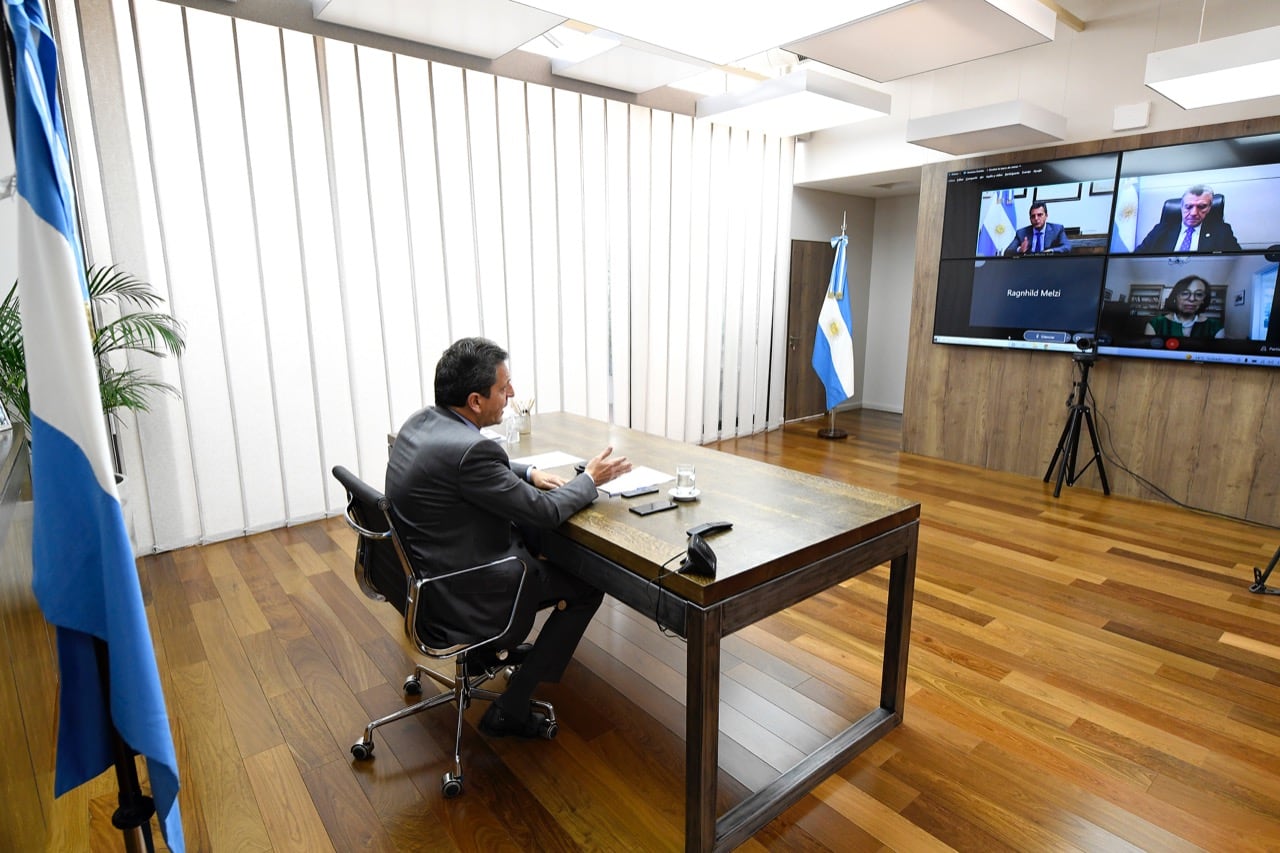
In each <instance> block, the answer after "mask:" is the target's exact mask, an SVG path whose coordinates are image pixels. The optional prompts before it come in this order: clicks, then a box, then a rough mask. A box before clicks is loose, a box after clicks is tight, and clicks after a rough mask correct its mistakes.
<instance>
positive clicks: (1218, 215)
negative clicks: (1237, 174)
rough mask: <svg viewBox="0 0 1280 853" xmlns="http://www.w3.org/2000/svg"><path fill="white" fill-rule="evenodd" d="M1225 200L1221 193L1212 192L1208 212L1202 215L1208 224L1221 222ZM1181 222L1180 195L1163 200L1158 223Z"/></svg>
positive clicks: (1172, 224) (1168, 224)
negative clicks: (1211, 201) (1211, 202)
mask: <svg viewBox="0 0 1280 853" xmlns="http://www.w3.org/2000/svg"><path fill="white" fill-rule="evenodd" d="M1225 204H1226V202H1224V201H1223V198H1222V193H1214V194H1213V204H1211V205H1210V206H1209V212H1208V213H1206V214H1205V215H1204V221H1205V222H1206V223H1208V224H1209V225H1214V224H1221V223H1222V218H1223V215H1224V214H1223V210H1222V209H1223V207H1224V206H1225ZM1181 222H1182V196H1178V197H1177V198H1168V199H1165V202H1164V210H1162V211H1161V212H1160V224H1161V225H1167V226H1170V227H1172V226H1175V225H1177V226H1179V227H1181V226H1180V223H1181Z"/></svg>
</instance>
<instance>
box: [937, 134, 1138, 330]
mask: <svg viewBox="0 0 1280 853" xmlns="http://www.w3.org/2000/svg"><path fill="white" fill-rule="evenodd" d="M1118 162H1119V156H1118V155H1116V154H1106V155H1098V156H1090V157H1073V158H1069V159H1063V160H1051V161H1043V162H1031V163H1019V164H1015V165H1008V166H991V167H986V168H981V169H966V170H963V171H957V172H951V173H950V174H948V176H947V197H946V208H945V213H944V216H943V227H942V258H941V262H940V268H939V274H938V297H937V311H936V313H935V315H934V330H933V340H934V342H935V343H949V344H970V345H977V346H993V347H1004V348H1009V349H1040V350H1063V351H1065V350H1075V349H1076V344H1075V341H1076V340H1077V339H1079V338H1081V337H1090V338H1092V337H1094V336H1095V335H1096V333H1097V322H1098V307H1099V300H1100V299H1101V293H1102V279H1103V276H1104V274H1105V266H1106V264H1105V261H1106V252H1107V248H1108V244H1109V239H1110V230H1111V219H1112V206H1113V204H1112V202H1113V197H1114V195H1115V179H1116V169H1117V165H1118ZM1033 218H1034V221H1035V222H1036V223H1038V225H1037V226H1033V224H1032V223H1033ZM1037 232H1038V233H1037Z"/></svg>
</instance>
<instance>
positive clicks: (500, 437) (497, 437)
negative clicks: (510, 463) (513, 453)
mask: <svg viewBox="0 0 1280 853" xmlns="http://www.w3.org/2000/svg"><path fill="white" fill-rule="evenodd" d="M480 434H481V435H483V436H484V437H485V438H490V439H493V440H494V441H496V442H498V443H499V444H506V443H507V435H506V433H502V432H498V431H497V430H496V429H489V428H488V427H483V428H481V430H480Z"/></svg>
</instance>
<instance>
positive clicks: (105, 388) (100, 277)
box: [0, 266, 185, 436]
mask: <svg viewBox="0 0 1280 853" xmlns="http://www.w3.org/2000/svg"><path fill="white" fill-rule="evenodd" d="M85 278H86V281H87V283H88V288H89V309H90V313H91V316H92V317H93V318H94V320H95V322H94V328H93V355H94V358H95V359H96V361H97V363H98V387H99V389H100V390H101V392H102V411H103V414H104V415H106V416H107V417H109V418H112V419H114V420H115V421H116V422H117V424H118V423H119V418H120V415H119V412H120V411H121V410H124V409H127V410H132V411H142V412H145V411H150V408H151V403H150V400H151V397H152V396H153V395H154V394H170V395H173V396H175V397H176V396H177V395H178V389H176V388H174V387H173V386H172V385H169V384H168V383H166V382H160V381H157V380H155V379H153V378H151V377H150V376H149V375H148V374H147V373H146V372H145V371H142V370H139V369H138V368H133V367H128V366H125V367H119V366H118V363H119V362H120V358H119V355H118V354H123V353H126V352H129V351H135V352H145V353H149V354H150V355H153V356H156V357H157V358H164V357H165V356H166V355H175V356H177V355H181V354H182V350H183V347H184V346H185V341H184V338H183V328H182V324H181V323H180V322H178V321H177V320H175V319H174V318H173V317H172V316H170V315H169V314H166V313H164V312H163V311H160V310H157V309H158V308H159V307H160V306H161V304H162V302H163V300H162V299H161V297H160V295H159V294H157V293H156V292H155V290H154V289H153V288H152V287H151V285H150V284H149V283H147V282H145V281H142V280H140V279H138V278H136V277H135V276H133V275H130V274H129V273H127V272H123V271H122V270H120V269H118V268H117V267H115V266H91V267H89V268H88V269H87V270H86V271H85ZM113 315H114V319H108V318H111V317H112V316H113ZM113 356H116V358H114V359H113ZM113 361H114V362H116V363H113ZM0 404H2V405H3V406H4V408H5V410H6V411H7V412H8V414H9V418H10V420H12V421H13V422H14V423H15V424H20V425H21V426H22V427H23V430H24V431H25V432H26V433H27V435H28V436H29V435H30V434H31V433H30V429H31V423H30V421H31V398H30V396H29V395H28V392H27V361H26V356H25V354H24V352H23V349H22V318H21V315H20V314H19V312H18V285H17V283H16V282H15V283H14V285H13V287H11V288H10V289H9V293H8V295H6V296H5V298H4V301H3V302H0Z"/></svg>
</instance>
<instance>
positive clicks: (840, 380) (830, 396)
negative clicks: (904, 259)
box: [813, 234, 853, 409]
mask: <svg viewBox="0 0 1280 853" xmlns="http://www.w3.org/2000/svg"><path fill="white" fill-rule="evenodd" d="M848 244H849V238H848V237H847V236H845V235H844V234H841V235H840V236H839V237H832V238H831V245H832V246H835V247H836V260H835V263H833V264H832V265H831V281H830V282H829V283H828V284H827V295H826V298H825V299H823V300H822V310H821V311H820V312H818V331H817V334H815V335H814V338H813V369H814V370H815V371H817V373H818V378H819V379H821V380H822V384H823V385H825V386H826V388H827V408H828V409H834V408H835V407H836V406H838V405H840V404H841V403H843V402H844V401H845V400H848V399H849V398H850V397H852V396H853V314H852V311H851V310H850V308H849V288H848V282H847V281H846V270H845V247H846V246H847V245H848Z"/></svg>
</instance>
